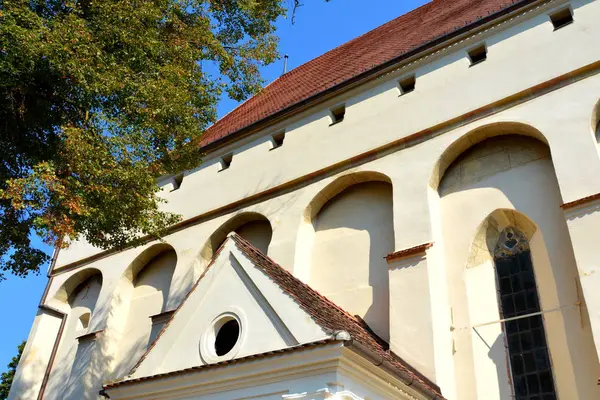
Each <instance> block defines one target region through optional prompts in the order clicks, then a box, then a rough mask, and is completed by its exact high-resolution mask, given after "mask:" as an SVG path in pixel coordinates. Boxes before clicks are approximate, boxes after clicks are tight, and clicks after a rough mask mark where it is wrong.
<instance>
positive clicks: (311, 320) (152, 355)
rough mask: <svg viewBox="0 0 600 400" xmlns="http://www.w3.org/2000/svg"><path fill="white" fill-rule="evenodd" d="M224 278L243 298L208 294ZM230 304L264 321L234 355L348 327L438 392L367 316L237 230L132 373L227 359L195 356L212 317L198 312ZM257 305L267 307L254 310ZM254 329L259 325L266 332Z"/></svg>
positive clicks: (226, 287) (327, 336)
mask: <svg viewBox="0 0 600 400" xmlns="http://www.w3.org/2000/svg"><path fill="white" fill-rule="evenodd" d="M219 281H221V282H220V283H221V284H222V285H223V286H222V287H221V291H229V292H234V291H235V294H236V296H237V295H240V296H239V298H238V300H239V301H241V303H240V302H238V303H236V302H235V301H233V300H232V299H229V301H225V302H224V301H223V297H222V296H221V297H219V299H215V298H211V297H210V289H211V288H213V289H215V288H216V289H217V291H218V290H219V286H218V285H217V283H218V282H219ZM236 298H237V297H236ZM219 301H220V302H221V303H219ZM225 304H227V305H228V306H233V307H238V309H239V308H240V307H244V308H246V309H247V310H249V312H250V311H252V312H255V314H254V315H255V316H256V318H257V320H256V321H252V324H253V325H254V326H257V327H260V328H261V329H259V330H258V331H254V332H253V333H252V334H251V336H252V337H251V338H250V339H248V340H249V341H248V342H244V344H242V345H241V346H240V347H242V346H244V347H243V350H242V349H240V351H238V352H237V353H236V355H235V356H234V357H233V359H243V358H248V357H250V356H253V355H257V356H258V355H263V354H266V353H269V352H272V351H276V350H280V349H286V348H287V349H292V348H294V347H301V346H302V345H306V344H309V343H313V342H319V341H323V340H332V339H334V338H335V337H336V334H337V333H339V332H342V331H344V332H347V333H348V334H349V336H350V339H349V340H350V341H351V342H356V343H358V344H359V345H360V347H362V348H364V349H366V350H367V351H368V352H369V353H371V354H376V355H377V356H378V357H380V358H381V360H382V362H384V361H385V362H386V364H387V365H388V366H389V367H390V368H392V369H394V370H396V371H398V372H399V373H401V374H402V375H403V376H408V377H410V379H411V380H412V381H413V382H416V383H417V384H418V385H419V386H422V387H425V388H429V389H430V390H431V391H432V392H433V393H437V394H438V395H439V387H438V386H437V385H436V384H434V383H433V382H431V381H430V380H429V379H427V378H426V377H425V376H423V375H422V374H421V373H419V372H418V371H417V370H415V369H414V368H413V367H411V366H410V365H409V364H407V363H406V362H405V361H404V360H402V359H401V358H400V357H398V356H397V355H396V354H394V353H393V352H391V351H389V346H388V345H387V343H386V342H385V341H383V340H382V339H381V338H379V337H378V336H376V335H375V334H374V333H373V332H372V331H371V330H370V329H369V328H368V326H367V325H366V324H365V323H364V321H362V320H361V319H360V318H358V317H353V316H352V315H350V314H348V313H347V312H346V311H344V310H343V309H341V308H340V307H338V306H337V305H335V304H334V303H333V302H331V301H330V300H328V299H327V298H325V297H324V296H322V295H321V294H319V293H318V292H317V291H315V290H314V289H312V288H311V287H310V286H308V285H306V284H305V283H303V282H301V281H300V280H298V279H297V278H296V277H294V276H293V275H292V274H291V273H289V272H288V271H287V270H285V269H284V268H283V267H281V266H280V265H278V264H277V263H275V262H274V261H273V260H271V259H270V258H269V257H267V256H265V255H264V254H262V253H261V252H260V250H258V249H257V248H255V247H254V246H253V245H252V244H250V243H249V242H247V241H246V240H244V239H243V238H242V237H240V236H239V235H237V234H235V233H231V234H230V235H229V236H228V238H227V240H226V241H225V242H224V243H223V245H222V246H221V247H220V248H219V250H218V251H217V252H216V253H215V255H214V256H213V260H212V261H211V263H210V264H209V266H208V267H207V269H206V271H205V272H204V273H203V274H202V276H201V277H200V278H199V279H198V281H197V282H196V284H195V286H194V287H193V288H192V290H191V291H190V293H189V294H188V296H187V297H186V298H185V300H184V301H183V302H182V304H181V305H180V306H179V308H178V309H177V311H176V312H175V314H174V315H173V316H172V317H171V320H170V321H169V322H168V323H167V324H166V325H165V326H164V327H163V330H162V331H161V333H160V334H159V335H158V337H157V338H156V340H155V341H154V343H153V344H152V345H151V346H150V348H149V349H148V351H147V352H146V354H145V355H144V356H143V357H142V359H141V360H140V361H139V362H138V364H137V365H136V367H134V369H133V371H132V373H131V374H130V376H129V377H128V378H141V377H146V376H150V375H156V374H161V373H167V372H172V371H176V370H183V369H185V368H190V367H201V366H203V365H210V364H216V363H219V362H222V361H226V360H213V361H214V362H210V361H209V362H208V363H207V362H206V360H205V361H204V362H203V361H198V358H196V357H194V354H198V352H199V350H198V347H199V342H201V339H200V336H201V335H202V333H203V331H202V328H201V327H200V325H202V324H205V325H206V324H207V323H206V318H204V319H203V318H200V317H199V315H198V313H199V312H200V310H207V309H208V310H211V311H212V314H211V315H213V314H215V313H217V309H218V308H219V307H223V306H224V305H225ZM236 304H237V306H236ZM257 310H260V311H262V313H263V314H262V315H261V314H260V313H256V311H257ZM195 317H198V318H195ZM209 322H212V320H210V321H209ZM246 322H247V321H246ZM257 332H262V333H263V334H264V335H265V336H261V333H257ZM257 335H258V337H257ZM267 335H270V336H267ZM277 335H278V336H277ZM342 336H343V335H342ZM268 337H271V338H277V337H278V340H273V341H271V340H269V339H268ZM257 339H260V344H259V343H257V342H256V340H257ZM200 347H201V345H200ZM439 396H440V398H443V397H441V395H439Z"/></svg>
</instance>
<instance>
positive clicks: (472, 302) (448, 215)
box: [432, 123, 599, 398]
mask: <svg viewBox="0 0 600 400" xmlns="http://www.w3.org/2000/svg"><path fill="white" fill-rule="evenodd" d="M512 129H516V130H517V131H516V132H515V131H513V130H512ZM512 133H516V134H512ZM473 135H474V136H473V137H471V136H470V135H467V136H465V137H463V138H462V139H460V140H459V141H457V143H455V144H453V145H452V146H450V148H449V149H448V151H447V152H446V153H445V154H444V155H443V156H442V157H441V159H440V162H439V164H438V166H437V168H438V169H437V171H434V174H433V176H432V186H434V187H437V188H438V193H439V195H440V201H441V202H440V204H441V213H442V219H441V223H442V232H441V236H440V237H438V238H436V240H438V241H443V247H444V262H445V263H446V269H447V270H448V277H449V279H448V288H449V293H450V306H451V307H452V309H453V315H454V318H455V321H457V322H456V323H457V325H458V326H459V327H460V326H463V327H470V326H472V325H475V324H478V323H485V322H491V321H497V320H498V308H499V305H498V300H497V296H496V290H497V288H496V282H495V280H496V277H495V273H494V271H495V270H494V269H492V266H493V265H494V261H493V253H492V252H493V248H494V246H495V245H496V243H497V239H498V234H499V232H500V231H502V229H504V228H506V227H513V228H516V229H518V230H519V231H521V232H523V233H524V234H525V235H526V236H527V239H528V240H529V241H530V245H531V256H532V262H533V268H534V272H535V279H536V281H537V284H538V290H539V296H540V301H541V304H542V308H543V309H553V308H556V307H563V306H564V307H567V308H565V310H564V311H561V312H554V313H550V314H547V315H545V316H544V321H545V324H546V333H547V336H548V345H549V348H550V353H551V356H552V360H553V364H554V365H553V367H554V374H555V376H556V387H557V390H558V396H559V397H561V398H563V397H564V398H596V396H597V393H598V388H597V387H596V385H595V380H596V379H595V378H594V376H596V375H598V373H599V372H598V361H597V358H596V356H595V351H594V345H593V340H592V337H591V332H590V329H589V321H587V318H586V315H585V312H584V313H583V314H581V315H580V313H579V312H578V310H577V309H574V308H569V306H572V305H573V304H574V303H575V302H576V301H577V286H576V284H577V282H578V280H577V279H578V278H577V277H578V274H577V269H576V264H575V259H574V255H573V250H572V244H571V242H570V238H569V234H568V229H567V226H566V222H565V218H564V215H563V213H562V210H561V209H560V207H559V206H560V204H562V199H561V195H560V190H559V187H558V182H557V180H556V174H555V171H554V167H553V165H552V159H551V155H550V149H549V148H548V146H547V145H546V144H545V141H544V142H542V141H539V140H536V139H537V138H540V135H541V134H540V133H539V132H538V131H536V130H535V129H533V128H531V127H526V126H523V125H522V124H514V123H509V124H495V125H492V126H488V127H484V128H482V129H478V130H476V131H475V132H474V133H473ZM473 143H475V144H473ZM436 174H441V178H442V179H438V178H437V177H436ZM440 181H441V182H440ZM437 182H440V184H439V187H438V185H437ZM474 233H475V237H474V238H473V234H474ZM582 318H583V321H584V323H583V325H584V327H582V325H581V324H582ZM492 327H495V328H494V329H496V331H495V332H491V331H490V332H488V334H489V336H485V335H483V336H484V338H485V340H486V342H487V343H488V344H491V346H490V345H487V346H486V347H485V348H483V347H482V346H479V345H480V344H481V343H480V339H479V338H478V337H477V334H476V332H474V331H473V330H472V329H471V328H468V329H463V330H461V329H457V331H456V333H455V335H456V343H457V348H458V349H459V350H458V352H457V353H456V354H455V357H454V362H455V368H456V371H457V374H456V381H457V395H458V397H473V396H476V393H480V392H481V393H483V392H484V391H487V390H488V388H489V387H490V382H492V381H494V380H496V379H497V380H498V384H499V385H500V387H499V389H500V393H504V392H505V391H506V387H504V388H503V386H507V383H506V382H507V376H506V375H505V371H506V370H507V368H508V367H507V363H506V356H505V355H504V356H502V355H501V354H500V353H499V352H498V351H496V350H497V349H498V348H499V345H497V344H496V340H497V337H496V336H497V335H498V332H499V331H498V330H499V329H500V324H495V325H492ZM501 337H503V335H502V334H501ZM495 346H496V347H495ZM494 349H496V350H494ZM503 376H505V377H504V378H502V377H503ZM508 388H509V389H510V386H508ZM494 389H495V392H494V393H496V394H495V395H494V396H493V398H498V397H497V396H498V393H499V391H498V390H497V389H498V388H494ZM490 398H492V397H490ZM502 398H504V397H502Z"/></svg>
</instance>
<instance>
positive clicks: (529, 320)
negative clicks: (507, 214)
mask: <svg viewBox="0 0 600 400" xmlns="http://www.w3.org/2000/svg"><path fill="white" fill-rule="evenodd" d="M494 262H495V265H496V275H497V278H498V291H499V298H500V312H501V315H502V318H503V319H504V320H507V321H505V322H504V331H505V333H506V338H507V344H508V354H509V357H510V369H511V373H512V381H513V389H514V396H515V399H517V400H533V399H543V400H555V399H556V392H555V389H554V379H553V377H552V369H551V368H552V367H551V365H550V356H549V354H548V345H547V343H546V332H545V329H544V323H543V319H542V316H541V315H540V314H536V313H539V312H540V311H541V309H540V301H539V297H538V291H537V286H536V282H535V275H534V273H533V264H532V262H531V251H530V249H529V242H528V241H527V238H526V237H525V235H523V233H521V232H520V231H518V230H517V229H515V228H506V229H504V230H503V231H502V232H501V233H500V237H499V239H498V243H497V245H496V248H495V251H494ZM531 314H534V315H531Z"/></svg>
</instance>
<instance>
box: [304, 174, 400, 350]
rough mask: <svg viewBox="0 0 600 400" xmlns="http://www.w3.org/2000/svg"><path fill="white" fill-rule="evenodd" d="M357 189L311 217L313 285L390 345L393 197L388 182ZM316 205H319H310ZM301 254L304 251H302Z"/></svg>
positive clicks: (333, 198) (340, 192)
mask: <svg viewBox="0 0 600 400" xmlns="http://www.w3.org/2000/svg"><path fill="white" fill-rule="evenodd" d="M351 183H354V184H352V185H350V186H349V187H346V188H343V187H342V189H341V190H338V189H340V186H337V187H336V192H337V193H335V195H334V196H331V198H330V199H329V200H328V201H327V202H325V203H324V204H323V205H322V208H320V209H318V210H315V209H314V208H313V209H312V210H311V212H314V213H315V215H314V217H313V218H312V227H313V229H314V240H313V243H312V254H311V258H310V278H309V284H310V285H311V286H312V287H313V288H315V289H316V290H317V291H319V292H321V293H322V294H323V295H325V296H327V297H328V298H329V299H331V300H332V301H334V302H335V303H336V304H338V305H339V306H340V307H342V308H343V309H345V310H347V311H348V312H350V313H352V314H358V315H360V316H361V317H362V318H363V319H364V320H365V321H366V322H367V324H369V326H370V327H371V328H372V329H373V330H374V331H375V332H376V333H377V334H378V335H379V336H381V337H382V338H383V339H385V340H388V339H389V288H388V266H387V263H386V261H385V259H384V257H385V256H386V255H387V254H389V253H391V252H393V248H394V226H393V200H392V198H393V194H392V185H391V184H390V183H388V182H381V181H379V182H368V181H367V182H360V183H356V182H355V181H352V182H351ZM311 205H314V202H313V203H311ZM298 251H302V249H298Z"/></svg>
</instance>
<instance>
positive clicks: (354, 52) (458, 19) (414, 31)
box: [200, 0, 536, 147]
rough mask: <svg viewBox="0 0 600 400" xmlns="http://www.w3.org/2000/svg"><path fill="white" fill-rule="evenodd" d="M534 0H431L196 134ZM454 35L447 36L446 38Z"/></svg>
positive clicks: (284, 103) (237, 122) (214, 136)
mask: <svg viewBox="0 0 600 400" xmlns="http://www.w3.org/2000/svg"><path fill="white" fill-rule="evenodd" d="M534 1H536V0H432V1H430V2H428V3H425V4H423V5H421V6H419V7H417V8H415V9H413V10H411V11H409V12H407V13H405V14H402V15H399V16H397V17H396V18H394V19H392V20H391V21H388V22H386V23H384V24H382V25H380V26H378V27H376V28H374V29H371V30H369V31H367V32H365V33H363V34H361V35H360V36H358V37H356V38H354V39H352V40H349V41H347V42H345V43H342V44H340V45H338V46H336V47H334V48H333V49H331V50H329V51H327V52H325V53H323V54H321V55H319V56H317V57H315V58H313V59H311V60H308V61H306V62H304V63H303V64H301V65H299V66H297V67H296V68H294V69H292V70H290V71H289V72H287V73H286V74H283V75H281V76H279V77H278V78H276V79H275V80H273V81H272V82H271V83H270V84H269V85H267V86H265V87H264V88H263V89H262V90H261V91H259V92H258V93H257V94H256V95H254V96H252V97H250V98H249V99H247V100H246V101H244V102H243V103H242V104H240V105H238V106H237V107H236V108H235V109H234V110H232V111H230V112H229V113H227V114H226V115H224V116H223V117H221V118H219V119H218V120H217V121H216V122H215V123H214V124H213V125H211V126H210V127H209V128H207V129H206V130H205V132H204V134H203V135H202V137H201V138H200V145H201V146H202V147H206V146H209V145H211V144H214V143H217V142H219V141H221V140H222V139H225V137H228V136H230V135H232V134H235V133H241V132H242V131H243V130H245V129H248V128H250V127H253V126H254V127H256V126H259V125H258V124H260V123H263V122H268V121H269V119H270V118H271V119H273V118H275V117H276V116H278V115H280V114H281V113H283V112H284V111H286V110H287V111H289V110H291V109H292V107H294V106H300V105H302V104H305V103H307V102H308V101H309V100H311V99H317V98H319V97H318V96H321V95H324V94H326V93H330V92H333V91H335V90H336V89H337V88H339V87H340V85H343V84H345V83H347V82H350V81H352V80H353V79H359V78H360V77H362V76H366V74H369V73H370V71H375V70H376V69H377V68H382V67H383V66H386V65H388V64H389V63H399V62H401V61H402V60H404V59H405V58H406V57H408V56H411V55H416V54H421V53H422V52H424V51H425V50H426V49H428V48H430V47H431V46H433V45H434V44H438V43H442V42H443V41H444V40H445V39H444V38H445V37H446V36H448V35H456V34H458V33H461V32H468V31H469V30H472V29H475V28H476V27H478V26H479V25H480V21H482V22H481V23H483V22H490V21H492V20H494V19H496V18H499V17H500V16H501V15H504V12H505V11H507V10H508V11H514V10H517V9H520V8H522V7H525V6H527V5H528V4H531V3H532V2H534ZM452 37H454V36H448V38H449V39H450V38H452Z"/></svg>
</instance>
